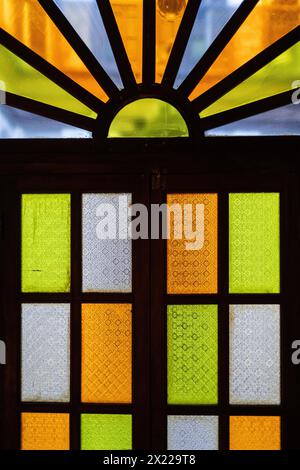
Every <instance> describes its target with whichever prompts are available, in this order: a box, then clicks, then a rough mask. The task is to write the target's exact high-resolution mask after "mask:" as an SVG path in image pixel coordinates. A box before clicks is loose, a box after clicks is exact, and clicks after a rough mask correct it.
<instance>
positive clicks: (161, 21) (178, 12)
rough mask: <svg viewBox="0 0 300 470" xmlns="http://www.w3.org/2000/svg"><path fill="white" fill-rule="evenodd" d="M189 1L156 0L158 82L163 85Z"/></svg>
mask: <svg viewBox="0 0 300 470" xmlns="http://www.w3.org/2000/svg"><path fill="white" fill-rule="evenodd" d="M186 4H187V0H156V82H157V83H161V81H162V78H163V75H164V71H165V68H166V65H167V63H168V60H169V57H170V53H171V50H172V47H173V44H174V41H175V38H176V35H177V32H178V29H179V26H180V23H181V20H182V17H183V15H184V11H185V8H186Z"/></svg>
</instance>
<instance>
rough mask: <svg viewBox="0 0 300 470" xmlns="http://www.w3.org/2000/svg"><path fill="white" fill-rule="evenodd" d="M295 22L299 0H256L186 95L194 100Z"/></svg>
mask: <svg viewBox="0 0 300 470" xmlns="http://www.w3.org/2000/svg"><path fill="white" fill-rule="evenodd" d="M299 23H300V2H299V1H298V0H260V2H258V4H257V6H256V7H255V8H254V10H253V11H252V13H250V15H249V16H248V18H247V19H246V21H245V22H244V23H243V24H242V26H241V27H240V29H239V30H238V32H237V33H236V34H235V35H234V36H233V38H232V39H231V41H230V42H229V43H228V45H227V46H226V47H225V49H224V50H223V52H222V53H221V54H220V56H219V57H218V58H217V60H216V61H215V63H214V64H213V65H212V67H211V68H210V69H209V71H208V72H207V74H206V75H205V77H204V78H203V79H202V80H201V82H200V83H199V85H198V86H197V88H196V89H195V90H194V92H193V93H192V95H191V97H190V98H191V99H194V98H196V97H197V96H199V95H200V94H201V93H203V92H204V91H206V90H207V89H209V88H211V87H212V86H213V85H215V84H216V83H218V82H219V81H221V80H222V79H223V78H225V77H226V76H227V75H229V74H230V73H232V72H234V71H235V70H236V69H238V68H239V67H241V66H242V65H243V64H245V63H246V62H248V61H249V60H250V59H252V58H253V57H255V56H256V54H259V53H260V52H261V51H263V50H264V49H266V48H267V47H268V46H270V45H271V44H272V43H274V42H275V41H277V40H278V39H280V38H281V37H282V36H284V35H285V34H286V33H288V32H289V31H291V30H292V29H294V28H296V27H297V26H298V25H299ZM241 44H242V45H243V47H241ZM295 64H296V62H295V63H294V65H295ZM291 67H293V65H291ZM278 79H280V76H278ZM265 86H266V85H265V84H264V87H265ZM269 86H272V79H270V84H269Z"/></svg>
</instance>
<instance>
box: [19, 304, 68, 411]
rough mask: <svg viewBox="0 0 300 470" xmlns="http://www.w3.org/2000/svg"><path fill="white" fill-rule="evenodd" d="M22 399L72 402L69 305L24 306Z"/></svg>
mask: <svg viewBox="0 0 300 470" xmlns="http://www.w3.org/2000/svg"><path fill="white" fill-rule="evenodd" d="M22 400H23V401H45V402H48V401H51V402H53V401H57V402H67V401H69V400H70V306H69V305H67V304H23V305H22Z"/></svg>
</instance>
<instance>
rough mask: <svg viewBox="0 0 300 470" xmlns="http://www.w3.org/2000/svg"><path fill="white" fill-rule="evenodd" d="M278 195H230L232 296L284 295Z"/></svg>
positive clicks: (230, 279)
mask: <svg viewBox="0 0 300 470" xmlns="http://www.w3.org/2000/svg"><path fill="white" fill-rule="evenodd" d="M279 206H280V197H279V194H278V193H251V194H246V193H244V194H230V195H229V245H230V246H229V284H230V293H232V294H252V293H254V294H256V293H257V294H270V293H273V294H277V293H279V292H280V228H279V225H280V223H279V222H280V214H279V212H280V209H279Z"/></svg>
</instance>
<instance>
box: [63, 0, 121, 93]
mask: <svg viewBox="0 0 300 470" xmlns="http://www.w3.org/2000/svg"><path fill="white" fill-rule="evenodd" d="M55 3H56V4H57V6H58V7H59V8H60V9H61V10H62V11H63V13H64V15H65V16H66V18H67V19H68V21H69V22H70V23H71V24H72V26H73V28H74V29H75V31H76V32H77V33H78V34H79V36H81V38H82V39H83V41H84V42H85V43H86V45H87V46H88V47H89V49H90V50H91V51H92V53H93V54H94V56H95V57H96V58H97V59H98V61H99V62H100V64H101V65H102V67H103V68H104V69H105V71H106V73H107V74H108V75H109V76H110V77H111V78H112V80H113V81H114V82H115V83H116V84H117V85H118V87H119V88H123V85H122V81H121V77H120V74H119V71H118V68H117V65H116V61H115V58H114V55H113V52H112V49H111V46H110V43H109V40H108V37H107V33H106V30H105V27H104V24H103V21H102V17H101V15H100V12H99V8H98V5H97V0H81V1H78V0H55Z"/></svg>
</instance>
